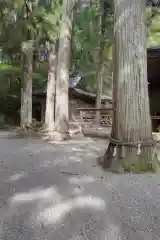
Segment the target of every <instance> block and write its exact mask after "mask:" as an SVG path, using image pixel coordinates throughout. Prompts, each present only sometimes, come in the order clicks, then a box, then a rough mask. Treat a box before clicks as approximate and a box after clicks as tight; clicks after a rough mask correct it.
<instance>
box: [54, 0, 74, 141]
mask: <svg viewBox="0 0 160 240" xmlns="http://www.w3.org/2000/svg"><path fill="white" fill-rule="evenodd" d="M73 6H74V0H63V15H62V20H61V26H60V37H59V51H58V62H57V73H56V107H55V139H58V140H64V139H68V137H69V125H68V120H69V119H68V118H69V113H68V80H69V67H70V50H71V49H70V48H71V35H72V18H73V12H72V11H73Z"/></svg>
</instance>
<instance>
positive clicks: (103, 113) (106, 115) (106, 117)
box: [78, 108, 113, 126]
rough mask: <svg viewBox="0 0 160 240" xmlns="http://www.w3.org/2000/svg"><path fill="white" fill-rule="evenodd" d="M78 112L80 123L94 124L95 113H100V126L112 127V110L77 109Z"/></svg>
mask: <svg viewBox="0 0 160 240" xmlns="http://www.w3.org/2000/svg"><path fill="white" fill-rule="evenodd" d="M78 111H79V112H80V118H81V121H82V122H83V123H84V124H85V123H87V124H93V125H94V124H95V123H96V112H97V111H99V112H100V125H103V126H111V125H112V112H113V108H78Z"/></svg>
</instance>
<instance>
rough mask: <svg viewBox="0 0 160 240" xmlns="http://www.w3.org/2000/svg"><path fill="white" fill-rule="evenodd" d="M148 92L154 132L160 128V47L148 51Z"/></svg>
mask: <svg viewBox="0 0 160 240" xmlns="http://www.w3.org/2000/svg"><path fill="white" fill-rule="evenodd" d="M147 70H148V91H149V101H150V114H151V119H152V126H153V131H156V132H157V131H159V130H158V127H159V126H160V46H159V47H154V48H149V49H148V50H147Z"/></svg>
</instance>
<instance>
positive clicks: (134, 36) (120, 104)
mask: <svg viewBox="0 0 160 240" xmlns="http://www.w3.org/2000/svg"><path fill="white" fill-rule="evenodd" d="M145 7H146V1H145V0H138V1H135V0H123V1H121V0H114V38H115V39H114V44H115V45H114V53H113V59H114V74H113V101H114V103H113V104H114V117H113V127H112V134H111V136H112V138H114V139H117V140H119V141H121V142H138V141H144V142H145V141H148V140H151V141H152V129H151V120H150V108H149V97H148V84H147V36H146V27H145V22H144V21H145V15H144V14H145ZM115 146H116V145H115V144H113V143H110V144H109V147H108V149H107V151H106V154H105V156H104V165H105V167H110V168H111V169H112V170H113V171H121V170H126V171H130V172H141V171H147V170H151V169H152V167H153V166H154V165H155V164H156V161H157V158H156V156H155V154H154V148H153V147H152V146H148V147H147V146H144V147H143V148H142V149H141V153H140V154H139V153H138V145H136V146H134V147H131V146H128V147H127V146H124V147H120V146H117V147H116V148H115ZM153 163H155V164H153Z"/></svg>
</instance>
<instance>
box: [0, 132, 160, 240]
mask: <svg viewBox="0 0 160 240" xmlns="http://www.w3.org/2000/svg"><path fill="white" fill-rule="evenodd" d="M106 144H107V143H105V142H104V141H100V140H98V141H92V140H90V139H85V140H83V141H82V140H81V139H79V140H76V141H70V142H69V143H63V142H62V143H61V144H58V143H55V144H54V145H51V144H48V143H46V142H42V141H40V140H33V139H30V140H29V139H8V138H7V133H6V132H3V133H2V132H1V134H0V240H14V239H16V240H122V239H123V240H125V239H129V240H158V239H160V177H158V176H156V175H154V174H144V175H131V174H130V175H129V174H128V175H114V174H111V173H105V172H103V171H102V170H101V169H100V168H99V167H97V166H96V157H97V156H99V155H101V154H103V152H104V149H105V147H106Z"/></svg>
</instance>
